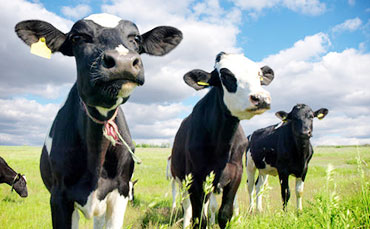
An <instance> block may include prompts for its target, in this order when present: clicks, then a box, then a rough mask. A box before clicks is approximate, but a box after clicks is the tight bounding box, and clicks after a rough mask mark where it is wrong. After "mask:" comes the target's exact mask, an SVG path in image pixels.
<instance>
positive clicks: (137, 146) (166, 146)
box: [133, 141, 171, 148]
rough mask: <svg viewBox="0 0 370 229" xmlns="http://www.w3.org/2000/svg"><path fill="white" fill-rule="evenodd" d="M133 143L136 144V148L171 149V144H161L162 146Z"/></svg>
mask: <svg viewBox="0 0 370 229" xmlns="http://www.w3.org/2000/svg"><path fill="white" fill-rule="evenodd" d="M133 143H134V144H135V147H136V148H170V147H171V144H170V143H161V144H160V145H158V144H147V143H142V144H136V143H135V142H134V141H133Z"/></svg>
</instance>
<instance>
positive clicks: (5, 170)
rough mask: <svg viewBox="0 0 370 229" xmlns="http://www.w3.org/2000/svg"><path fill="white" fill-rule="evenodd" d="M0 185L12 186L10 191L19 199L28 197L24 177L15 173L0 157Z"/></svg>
mask: <svg viewBox="0 0 370 229" xmlns="http://www.w3.org/2000/svg"><path fill="white" fill-rule="evenodd" d="M2 183H6V184H8V185H10V186H12V191H13V190H15V191H16V192H17V193H18V195H19V196H20V197H27V196H28V191H27V181H26V177H25V176H24V175H22V174H20V173H17V172H15V171H14V170H13V169H12V168H10V166H9V165H8V164H7V163H6V161H5V160H4V158H2V157H0V184H2Z"/></svg>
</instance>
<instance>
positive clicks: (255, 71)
mask: <svg viewBox="0 0 370 229" xmlns="http://www.w3.org/2000/svg"><path fill="white" fill-rule="evenodd" d="M215 68H216V69H217V71H218V72H219V73H220V70H221V69H222V68H227V69H229V70H230V71H231V72H232V73H233V74H234V76H235V78H236V80H237V90H236V92H235V93H230V92H228V91H227V89H226V88H225V87H224V85H222V87H223V90H224V103H225V105H226V107H227V108H228V109H229V111H230V112H231V114H232V115H233V116H235V117H237V118H239V119H240V120H242V119H251V118H252V117H253V116H254V115H256V114H261V113H263V112H264V111H265V110H258V111H253V109H255V108H256V107H255V105H254V104H252V103H251V101H250V99H249V98H250V95H260V96H262V97H265V98H266V100H270V94H269V92H267V91H266V90H264V89H263V88H262V87H261V82H260V76H259V75H260V74H261V68H260V67H259V66H257V64H256V63H255V62H253V61H251V60H250V59H248V58H246V57H245V56H244V55H242V54H223V55H222V57H221V60H220V61H219V62H216V64H215Z"/></svg>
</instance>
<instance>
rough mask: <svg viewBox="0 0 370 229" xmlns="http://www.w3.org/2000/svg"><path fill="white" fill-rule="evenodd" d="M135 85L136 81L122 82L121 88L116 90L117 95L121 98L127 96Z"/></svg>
mask: <svg viewBox="0 0 370 229" xmlns="http://www.w3.org/2000/svg"><path fill="white" fill-rule="evenodd" d="M136 86H137V83H135V82H131V81H128V82H125V83H123V84H122V86H121V90H120V91H119V92H118V97H122V98H127V97H129V96H130V95H131V93H132V91H133V90H134V89H135V87H136Z"/></svg>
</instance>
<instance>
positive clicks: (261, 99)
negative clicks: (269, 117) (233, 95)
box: [246, 92, 271, 114]
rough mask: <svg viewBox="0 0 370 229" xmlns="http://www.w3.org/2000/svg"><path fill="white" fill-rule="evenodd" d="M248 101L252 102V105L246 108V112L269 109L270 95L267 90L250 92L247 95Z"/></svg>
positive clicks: (260, 111)
mask: <svg viewBox="0 0 370 229" xmlns="http://www.w3.org/2000/svg"><path fill="white" fill-rule="evenodd" d="M249 101H250V103H251V104H252V107H250V108H247V109H246V111H247V112H253V113H258V114H259V113H263V112H265V111H266V110H269V109H270V105H271V97H270V94H269V93H267V92H262V93H256V94H251V95H250V96H249Z"/></svg>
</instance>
